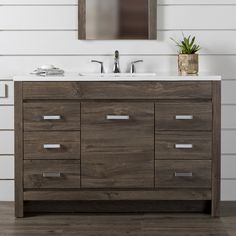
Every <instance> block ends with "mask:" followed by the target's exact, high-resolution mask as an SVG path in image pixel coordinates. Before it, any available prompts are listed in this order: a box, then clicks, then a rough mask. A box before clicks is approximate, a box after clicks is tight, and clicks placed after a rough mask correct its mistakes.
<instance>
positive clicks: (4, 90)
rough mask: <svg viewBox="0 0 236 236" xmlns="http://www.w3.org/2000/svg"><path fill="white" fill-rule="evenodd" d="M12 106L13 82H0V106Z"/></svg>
mask: <svg viewBox="0 0 236 236" xmlns="http://www.w3.org/2000/svg"><path fill="white" fill-rule="evenodd" d="M13 104H14V82H13V81H0V105H13Z"/></svg>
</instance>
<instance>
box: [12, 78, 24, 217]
mask: <svg viewBox="0 0 236 236" xmlns="http://www.w3.org/2000/svg"><path fill="white" fill-rule="evenodd" d="M14 93H15V98H16V99H15V216H16V217H23V216H24V198H23V186H24V185H23V158H24V149H23V148H24V142H23V140H24V136H23V94H22V82H16V83H15V87H14Z"/></svg>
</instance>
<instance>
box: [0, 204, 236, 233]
mask: <svg viewBox="0 0 236 236" xmlns="http://www.w3.org/2000/svg"><path fill="white" fill-rule="evenodd" d="M234 210H235V208H234V209H233V207H232V206H229V204H228V205H227V206H226V207H224V208H223V211H222V215H223V216H222V217H221V218H211V217H210V216H209V215H205V214H147V213H145V214H88V213H86V214H76V215H75V214H74V215H73V214H38V215H30V216H28V217H26V218H23V219H15V217H14V206H13V203H3V202H2V203H0V236H10V235H17V236H37V235H45V236H51V235H58V236H70V235H72V236H75V235H77V236H236V211H234Z"/></svg>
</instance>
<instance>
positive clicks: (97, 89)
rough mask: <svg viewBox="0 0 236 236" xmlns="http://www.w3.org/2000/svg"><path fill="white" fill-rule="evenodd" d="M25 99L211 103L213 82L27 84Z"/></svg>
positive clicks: (25, 84)
mask: <svg viewBox="0 0 236 236" xmlns="http://www.w3.org/2000/svg"><path fill="white" fill-rule="evenodd" d="M23 95H24V99H53V100H54V99H69V100H71V99H98V100H100V99H211V97H212V84H211V82H210V81H209V82H207V81H205V82H200V81H198V82H192V81H191V82H190V81H186V82H115V81H114V82H102V81H101V82H69V81H68V82H47V86H45V83H44V82H24V86H23Z"/></svg>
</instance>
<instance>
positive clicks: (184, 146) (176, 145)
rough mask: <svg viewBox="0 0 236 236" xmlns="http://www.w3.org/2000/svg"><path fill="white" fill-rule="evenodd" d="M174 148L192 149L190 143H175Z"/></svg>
mask: <svg viewBox="0 0 236 236" xmlns="http://www.w3.org/2000/svg"><path fill="white" fill-rule="evenodd" d="M175 148H176V149H192V148H193V145H192V144H175Z"/></svg>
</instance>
